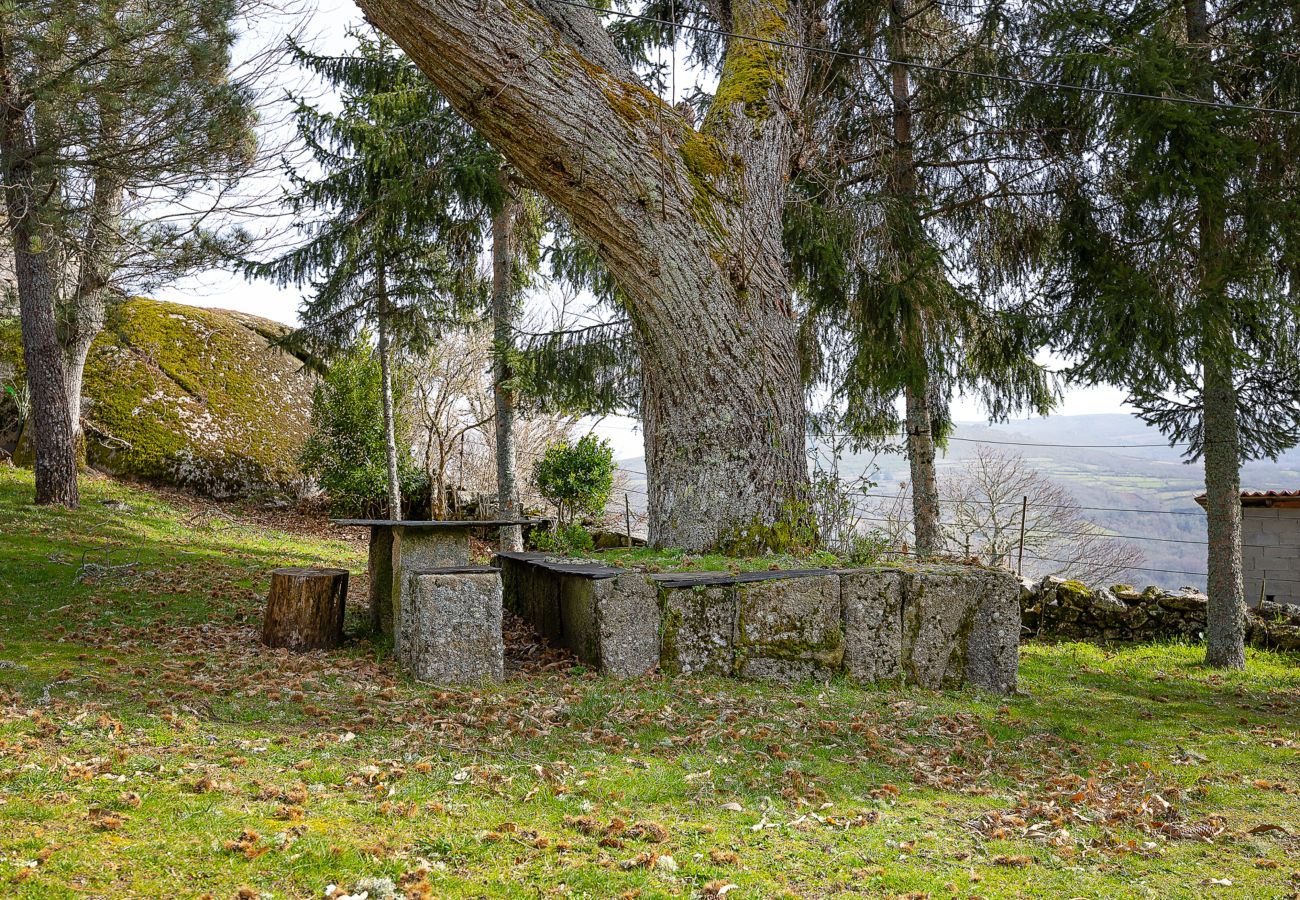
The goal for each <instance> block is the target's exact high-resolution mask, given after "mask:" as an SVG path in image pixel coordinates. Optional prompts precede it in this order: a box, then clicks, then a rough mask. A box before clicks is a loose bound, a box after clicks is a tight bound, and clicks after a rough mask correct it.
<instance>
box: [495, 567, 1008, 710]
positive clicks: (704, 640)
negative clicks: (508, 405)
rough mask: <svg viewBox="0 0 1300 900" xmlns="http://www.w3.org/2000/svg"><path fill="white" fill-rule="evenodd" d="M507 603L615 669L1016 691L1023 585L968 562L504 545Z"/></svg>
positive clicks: (585, 656) (588, 658)
mask: <svg viewBox="0 0 1300 900" xmlns="http://www.w3.org/2000/svg"><path fill="white" fill-rule="evenodd" d="M498 561H499V563H500V565H501V567H502V585H503V590H504V600H505V604H506V607H507V608H509V609H512V610H514V611H515V612H516V613H518V614H519V615H521V616H522V617H523V618H525V619H526V620H528V621H529V622H530V623H532V624H533V625H534V627H535V628H536V629H537V630H538V632H539V633H541V634H542V635H544V636H546V637H548V638H550V639H551V640H554V641H557V642H558V643H561V644H563V645H565V646H567V647H569V648H570V649H572V650H573V651H574V652H575V653H576V654H577V655H578V656H579V658H581V659H582V660H584V661H585V662H587V663H589V664H591V665H593V666H595V667H596V668H598V669H599V670H600V671H602V672H605V673H607V674H610V675H616V676H635V675H640V674H644V673H646V672H649V671H653V670H655V669H656V668H657V669H659V670H661V671H664V672H667V673H670V674H696V673H701V674H710V675H723V676H737V677H744V678H760V679H768V680H776V681H799V680H803V679H809V678H813V679H824V678H828V677H830V676H832V675H835V674H839V673H843V674H845V675H847V676H848V677H850V678H853V679H855V680H858V681H864V682H868V681H905V682H908V683H912V684H917V685H921V686H923V687H926V688H931V689H939V688H948V687H960V686H962V685H973V686H977V687H982V688H985V689H989V690H995V691H999V692H1010V691H1014V690H1015V686H1016V672H1017V654H1018V645H1019V637H1020V605H1019V602H1018V599H1019V589H1018V585H1017V582H1016V579H1015V577H1014V576H1012V575H1011V574H1009V573H1006V572H1000V571H993V570H987V569H979V568H974V567H966V566H947V567H939V566H917V567H912V568H902V567H897V568H896V567H889V568H885V567H881V568H873V569H859V570H825V569H818V570H804V571H783V572H746V573H741V574H729V573H725V572H704V573H676V574H654V575H651V574H646V573H642V572H634V571H628V570H625V569H619V568H614V567H611V566H604V565H601V564H598V563H575V562H574V561H572V560H561V559H556V558H552V557H547V556H545V555H542V554H535V553H503V554H499V555H498Z"/></svg>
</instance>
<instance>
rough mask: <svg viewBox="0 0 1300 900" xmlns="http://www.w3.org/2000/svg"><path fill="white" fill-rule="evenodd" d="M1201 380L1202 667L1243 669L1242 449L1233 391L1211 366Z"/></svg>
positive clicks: (1224, 376)
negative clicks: (1205, 548)
mask: <svg viewBox="0 0 1300 900" xmlns="http://www.w3.org/2000/svg"><path fill="white" fill-rule="evenodd" d="M1204 372H1205V375H1204V378H1205V386H1204V391H1205V412H1204V415H1205V514H1206V528H1207V532H1208V539H1209V552H1208V555H1207V563H1208V568H1207V571H1208V572H1209V578H1208V580H1207V582H1206V585H1207V590H1206V593H1207V594H1208V596H1209V605H1208V608H1207V609H1206V629H1205V662H1206V664H1207V665H1211V666H1216V667H1218V668H1223V669H1244V668H1245V667H1246V598H1245V588H1244V587H1243V585H1242V575H1241V468H1240V467H1241V444H1240V435H1239V433H1238V425H1237V391H1236V388H1235V386H1234V385H1233V382H1232V378H1231V376H1230V375H1228V373H1226V372H1224V371H1223V369H1221V368H1220V367H1219V366H1218V365H1216V364H1207V365H1206V366H1205V367H1204Z"/></svg>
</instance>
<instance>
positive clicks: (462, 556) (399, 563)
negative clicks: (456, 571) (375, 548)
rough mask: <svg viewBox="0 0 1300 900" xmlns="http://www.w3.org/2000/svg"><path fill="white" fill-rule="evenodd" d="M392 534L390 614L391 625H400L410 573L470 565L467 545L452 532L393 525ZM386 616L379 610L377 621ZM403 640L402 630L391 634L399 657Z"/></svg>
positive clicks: (404, 636)
mask: <svg viewBox="0 0 1300 900" xmlns="http://www.w3.org/2000/svg"><path fill="white" fill-rule="evenodd" d="M391 533H392V561H393V563H392V594H391V596H392V612H391V613H390V614H389V615H390V616H391V619H392V621H393V622H403V621H405V619H404V618H403V617H404V615H405V613H404V612H403V610H404V608H405V606H406V604H407V601H408V598H409V595H410V592H411V590H412V586H411V583H410V582H411V579H410V576H411V573H413V572H419V571H422V570H426V569H446V568H464V567H466V566H468V565H469V541H467V540H465V537H464V535H463V534H462V535H458V534H457V533H456V532H452V531H441V530H438V529H430V528H408V527H404V526H401V525H394V526H393V527H392V529H391ZM384 616H385V613H384V611H383V608H382V606H381V608H380V621H383V619H384ZM405 640H406V633H405V629H403V628H397V629H396V630H395V631H394V633H393V648H394V650H395V651H396V652H397V653H398V655H399V656H400V655H401V653H402V643H403V641H405Z"/></svg>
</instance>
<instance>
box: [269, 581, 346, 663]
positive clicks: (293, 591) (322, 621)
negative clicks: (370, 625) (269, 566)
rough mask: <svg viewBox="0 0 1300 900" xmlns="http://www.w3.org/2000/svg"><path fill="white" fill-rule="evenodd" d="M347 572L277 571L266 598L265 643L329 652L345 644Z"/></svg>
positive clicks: (273, 645) (274, 645) (271, 645)
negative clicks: (344, 619)
mask: <svg viewBox="0 0 1300 900" xmlns="http://www.w3.org/2000/svg"><path fill="white" fill-rule="evenodd" d="M347 599H348V573H347V570H346V569H275V570H274V571H272V572H271V592H270V593H269V594H268V595H267V598H266V616H265V618H264V619H263V621H262V643H263V644H266V645H267V646H268V647H288V648H289V649H290V650H329V649H331V648H334V647H337V646H338V645H339V644H341V643H343V616H344V612H345V610H346V606H347Z"/></svg>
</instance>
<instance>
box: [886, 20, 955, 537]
mask: <svg viewBox="0 0 1300 900" xmlns="http://www.w3.org/2000/svg"><path fill="white" fill-rule="evenodd" d="M908 19H909V16H908V11H907V4H906V0H893V2H892V3H891V4H890V8H889V55H890V57H891V58H892V59H893V60H895V62H893V63H892V64H891V65H890V68H889V76H890V100H891V103H892V105H893V129H894V158H893V166H892V170H891V172H890V178H889V185H890V190H891V193H892V194H893V195H894V196H893V197H892V198H891V199H892V201H893V202H894V203H897V204H898V205H899V207H900V210H901V215H902V216H903V219H904V221H905V222H906V223H908V225H909V226H911V225H912V224H913V223H918V224H916V226H915V227H916V228H917V231H910V230H909V231H902V230H900V229H895V238H896V239H897V240H899V241H900V242H901V246H899V247H898V248H897V250H896V253H895V255H896V256H897V257H898V258H899V259H900V260H901V261H902V266H903V268H902V271H900V272H899V276H900V277H902V278H912V277H915V274H916V273H914V272H912V271H911V265H912V260H913V259H914V258H915V255H916V254H915V247H914V246H912V242H913V241H916V240H921V239H923V233H921V232H920V230H919V229H920V226H919V220H920V216H919V213H918V210H917V198H916V190H917V189H916V181H917V179H916V153H915V148H914V137H913V128H912V88H911V77H910V73H909V71H908V68H907V66H906V65H904V64H903V62H904V60H905V59H906V58H907V53H908V44H909V41H908V39H907V38H908V34H907V22H908ZM903 314H904V315H905V316H908V317H909V318H908V320H907V322H906V323H905V325H904V331H905V332H910V333H908V334H907V339H906V348H905V349H906V351H907V352H908V353H909V354H910V355H911V356H912V359H911V361H910V367H911V368H912V370H913V371H914V372H915V373H916V377H914V378H913V379H912V381H913V383H912V384H910V385H909V386H908V387H907V388H906V389H905V390H904V404H905V419H904V427H905V429H906V431H907V461H908V465H909V467H910V469H911V475H912V531H913V536H914V537H915V538H916V553H917V555H918V556H933V555H935V554H936V553H938V552H939V550H940V549H941V546H942V542H943V537H942V535H941V533H940V529H939V485H938V481H937V479H936V476H935V468H934V455H935V448H934V419H933V416H932V415H931V411H930V374H929V371H928V369H927V366H928V365H929V354H928V353H927V349H928V348H927V346H926V341H927V336H926V333H925V318H924V313H923V311H921V310H908V311H904V313H903Z"/></svg>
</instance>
